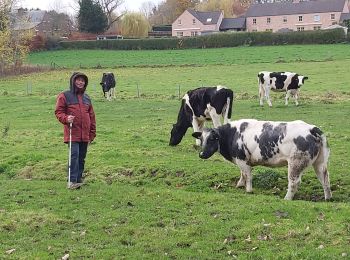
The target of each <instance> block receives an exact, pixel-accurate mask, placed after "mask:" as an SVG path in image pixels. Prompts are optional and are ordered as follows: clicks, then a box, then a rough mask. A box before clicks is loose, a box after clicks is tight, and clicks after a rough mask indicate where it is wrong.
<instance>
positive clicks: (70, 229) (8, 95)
mask: <svg viewBox="0 0 350 260" xmlns="http://www.w3.org/2000/svg"><path fill="white" fill-rule="evenodd" d="M28 63H30V64H41V65H49V64H51V63H55V64H57V65H58V66H59V67H61V68H62V69H60V70H53V71H49V72H42V73H35V74H28V75H21V76H13V77H6V78H1V79H0V131H1V132H0V135H1V136H0V154H1V156H0V197H1V198H2V199H1V200H0V241H1V243H0V258H6V259H35V258H38V259H51V258H55V259H58V258H60V257H62V256H63V255H65V254H66V253H69V254H70V256H71V259H82V258H93V259H122V258H126V259H140V258H142V259H230V258H238V259H275V258H277V259H292V258H293V259H295V258H296V259H339V258H348V257H349V256H350V250H349V243H350V216H349V212H350V211H349V210H350V206H349V203H350V198H349V194H350V174H349V167H350V160H349V154H350V87H349V83H350V74H349V69H348V68H349V66H350V48H349V46H348V45H312V46H311V45H308V46H274V47H240V48H225V49H208V50H184V51H99V50H83V51H54V52H42V53H33V54H31V55H30V57H29V59H28ZM63 67H64V68H63ZM77 70H79V71H82V72H84V73H86V74H87V75H88V76H89V86H88V90H87V93H88V94H89V95H90V96H91V98H92V101H93V105H94V109H95V113H96V120H97V137H96V139H95V141H94V143H93V144H92V145H91V146H90V147H89V151H88V155H87V162H86V173H85V174H86V179H85V182H86V183H87V185H86V186H84V187H83V188H82V189H81V190H75V191H68V190H67V189H66V172H65V171H66V167H67V156H68V151H67V147H66V146H65V145H64V144H63V142H62V139H63V133H62V126H61V125H60V124H59V123H58V121H57V120H56V118H55V116H54V108H55V99H56V96H57V94H58V93H59V92H61V91H63V90H65V89H67V88H68V84H69V77H70V75H71V73H72V72H73V71H77ZM261 70H270V71H284V70H285V71H293V72H298V73H300V74H303V75H306V76H308V77H309V80H308V81H307V82H306V83H305V85H304V86H303V87H302V88H301V95H300V99H299V103H300V105H299V106H298V107H296V106H295V105H294V101H293V100H291V101H290V104H289V106H288V107H286V106H284V93H271V98H272V100H273V107H272V108H269V107H268V106H267V104H265V106H264V107H260V106H259V101H258V83H257V77H256V76H257V73H258V72H259V71H261ZM106 71H112V72H114V74H115V75H117V87H116V93H117V100H115V101H113V102H107V101H105V100H104V99H103V94H102V91H101V89H100V86H99V82H100V80H101V77H102V73H103V72H106ZM218 84H221V85H225V86H227V87H228V88H230V89H232V90H233V91H234V93H235V100H234V104H233V116H232V119H240V118H256V119H261V120H279V121H290V120H297V119H300V120H304V121H306V122H307V123H312V124H315V125H317V126H319V127H320V128H321V129H322V130H323V131H324V132H325V133H326V136H327V138H328V142H329V145H330V148H331V157H330V164H329V171H330V181H331V188H332V192H333V200H332V201H331V202H323V190H322V187H321V184H320V183H319V182H318V180H317V178H316V175H315V174H314V172H313V170H312V169H311V168H310V169H308V170H307V171H306V172H305V174H304V176H303V178H302V183H301V185H300V188H299V190H298V192H297V193H296V196H295V200H294V201H291V202H290V201H284V200H283V197H284V195H285V192H286V189H287V169H286V167H282V168H274V169H270V168H264V167H256V168H255V169H254V171H253V175H254V177H253V190H254V193H253V194H247V193H245V191H244V190H243V189H236V188H235V184H236V182H237V181H238V179H239V176H240V173H239V169H238V167H236V166H233V165H231V164H230V163H227V162H225V161H224V160H223V159H222V157H220V156H219V155H215V156H214V157H213V158H211V159H209V160H201V159H200V158H199V157H198V151H197V150H195V148H194V147H193V144H194V142H195V141H194V139H193V138H192V137H191V131H190V130H191V129H189V131H188V132H187V133H186V136H185V137H184V139H183V140H182V142H181V143H180V144H179V145H178V146H176V147H170V146H168V142H169V137H170V136H169V133H170V129H171V127H172V124H173V123H175V121H176V118H177V113H178V109H179V106H180V101H179V94H180V96H182V95H183V94H184V93H185V92H186V91H187V90H189V89H193V88H196V87H200V86H211V85H218ZM209 125H210V124H209ZM11 249H15V250H14V251H12V252H11V253H10V252H9V251H8V250H11Z"/></svg>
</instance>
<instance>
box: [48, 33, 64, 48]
mask: <svg viewBox="0 0 350 260" xmlns="http://www.w3.org/2000/svg"><path fill="white" fill-rule="evenodd" d="M60 41H61V39H60V38H59V37H57V36H49V37H47V38H46V43H45V48H46V49H47V50H57V49H59V48H61V47H60V44H59V43H60Z"/></svg>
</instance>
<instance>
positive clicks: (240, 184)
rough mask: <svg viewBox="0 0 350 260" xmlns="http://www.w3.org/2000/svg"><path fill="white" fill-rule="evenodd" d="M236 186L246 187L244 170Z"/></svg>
mask: <svg viewBox="0 0 350 260" xmlns="http://www.w3.org/2000/svg"><path fill="white" fill-rule="evenodd" d="M236 187H237V188H240V187H245V176H244V174H243V172H242V171H241V178H240V179H239V181H238V182H237V185H236Z"/></svg>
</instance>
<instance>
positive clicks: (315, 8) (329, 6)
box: [172, 0, 350, 37]
mask: <svg viewBox="0 0 350 260" xmlns="http://www.w3.org/2000/svg"><path fill="white" fill-rule="evenodd" d="M349 20H350V13H349V0H292V1H288V2H283V1H282V2H275V3H260V4H252V5H251V6H250V7H249V8H248V10H247V12H246V14H245V16H244V17H238V18H223V12H222V11H216V12H199V11H196V10H191V9H188V10H186V11H185V12H183V13H182V14H181V15H180V16H179V17H178V18H177V19H176V20H175V21H174V23H173V24H172V36H177V37H183V36H197V35H203V34H208V33H213V32H220V31H221V32H225V31H248V32H262V31H271V32H289V31H306V30H321V29H326V28H332V27H330V26H332V25H336V24H344V22H345V21H347V22H348V23H349Z"/></svg>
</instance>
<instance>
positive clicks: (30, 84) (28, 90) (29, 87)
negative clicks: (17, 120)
mask: <svg viewBox="0 0 350 260" xmlns="http://www.w3.org/2000/svg"><path fill="white" fill-rule="evenodd" d="M31 94H32V83H30V82H28V81H27V95H31Z"/></svg>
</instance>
